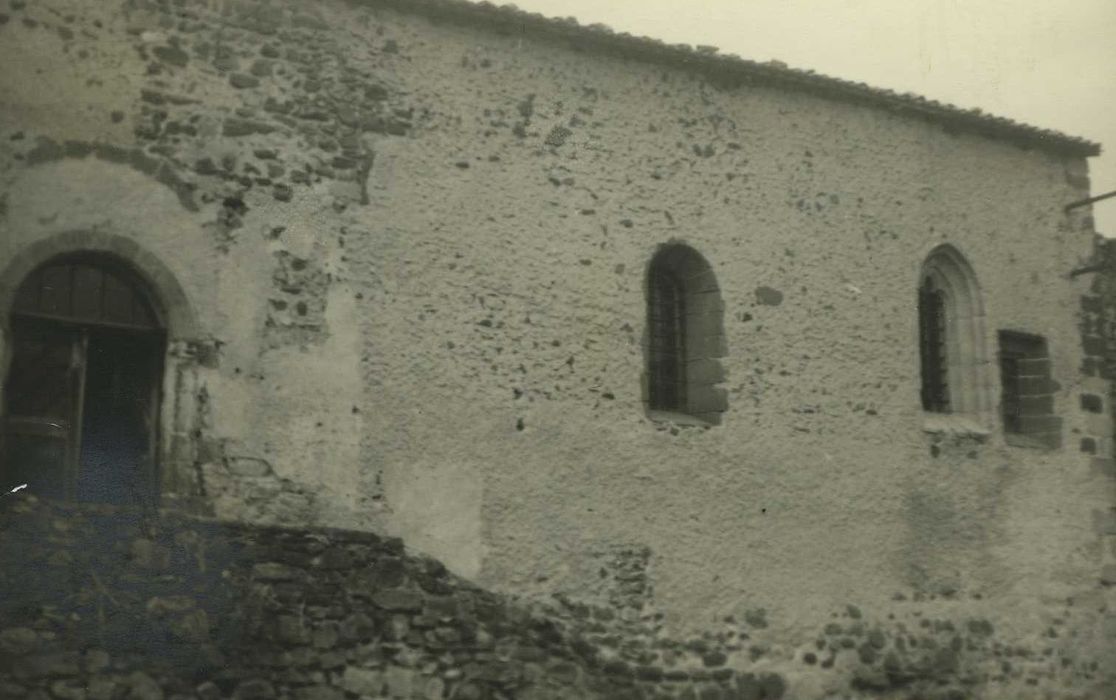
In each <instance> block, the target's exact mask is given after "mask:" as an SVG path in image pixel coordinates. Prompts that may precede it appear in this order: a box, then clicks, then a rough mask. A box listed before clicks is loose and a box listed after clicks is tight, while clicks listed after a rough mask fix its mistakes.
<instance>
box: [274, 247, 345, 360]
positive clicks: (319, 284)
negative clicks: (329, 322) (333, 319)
mask: <svg viewBox="0 0 1116 700" xmlns="http://www.w3.org/2000/svg"><path fill="white" fill-rule="evenodd" d="M272 281H273V283H274V287H273V289H272V294H271V297H270V298H269V299H268V311H267V320H266V322H265V324H266V325H265V329H264V331H265V337H266V340H267V343H268V346H269V347H273V348H274V347H280V346H283V345H294V344H300V343H313V342H319V341H321V340H323V339H324V332H325V330H326V328H325V326H326V321H325V310H326V299H327V295H328V292H329V285H330V282H331V279H330V275H329V274H328V273H327V272H325V271H324V270H322V269H321V267H320V265H319V264H318V263H317V262H316V261H314V260H310V259H307V258H301V257H298V256H295V255H293V254H291V253H289V252H288V251H285V250H283V251H279V252H277V253H275V270H274V272H273V273H272Z"/></svg>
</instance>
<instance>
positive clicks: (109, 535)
mask: <svg viewBox="0 0 1116 700" xmlns="http://www.w3.org/2000/svg"><path fill="white" fill-rule="evenodd" d="M0 532H2V533H3V537H2V538H0V619H2V620H3V623H2V625H0V697H4V698H28V699H31V700H48V699H57V700H123V699H125V698H135V699H137V700H160V699H165V700H186V699H187V698H189V699H194V700H217V699H218V698H233V699H235V700H268V699H270V698H296V699H297V700H343V699H346V698H348V699H357V698H372V699H376V698H425V699H429V700H433V699H435V698H473V699H480V698H493V699H497V698H570V699H573V698H602V699H604V698H608V699H612V698H679V699H685V700H698V699H700V700H735V699H740V700H765V699H766V700H774V699H777V698H782V697H784V696H788V697H822V695H820V694H816V693H817V691H818V689H819V688H824V687H829V688H830V689H831V692H836V691H837V690H839V689H842V688H843V690H840V695H836V694H835V695H832V697H924V698H931V699H934V700H954V699H959V698H967V697H978V696H979V697H1031V695H1029V694H1028V689H1030V688H1037V687H1046V688H1050V687H1057V688H1078V689H1079V691H1076V692H1078V694H1075V695H1067V696H1066V697H1082V698H1093V697H1101V696H1099V695H1095V694H1090V691H1088V690H1087V689H1088V688H1090V687H1094V688H1099V687H1101V686H1100V685H1097V684H1098V683H1103V681H1104V679H1105V678H1106V677H1107V678H1108V682H1111V681H1112V678H1111V671H1110V670H1106V669H1104V668H1102V667H1101V665H1100V664H1101V660H1099V659H1098V658H1096V657H1095V656H1093V655H1092V650H1094V649H1095V648H1096V647H1095V646H1094V645H1095V640H1094V639H1093V637H1092V635H1093V634H1095V633H1096V631H1095V630H1093V628H1092V627H1091V626H1090V624H1089V623H1088V622H1087V621H1085V620H1082V619H1081V618H1082V617H1086V618H1088V617H1089V616H1090V615H1092V614H1093V613H1092V612H1091V611H1090V606H1092V605H1095V604H1096V602H1097V601H1096V599H1085V600H1081V601H1076V605H1075V601H1072V600H1070V601H1065V602H1064V603H1063V604H1062V605H1060V606H1057V607H1056V609H1055V608H1053V607H1052V609H1051V613H1050V617H1049V622H1048V623H1047V627H1046V629H1044V630H1042V631H1040V632H1036V633H1035V634H1034V635H1033V636H1032V635H1025V636H1022V637H1020V636H1018V635H1016V636H1015V637H1012V636H1011V635H1010V634H1008V635H1005V634H1004V633H1002V632H1001V631H1000V630H999V629H998V627H997V623H993V622H992V621H990V620H988V619H985V618H982V617H967V616H965V615H964V613H963V610H964V606H963V605H961V604H959V603H960V601H959V600H957V599H956V598H951V597H949V596H947V597H946V598H944V599H942V601H940V602H939V603H937V604H935V603H934V602H933V601H932V600H929V599H927V598H925V597H924V596H921V595H918V596H916V597H915V598H914V599H912V600H909V601H908V600H905V597H904V596H902V595H898V596H897V597H896V600H895V601H893V603H894V604H895V607H894V608H893V609H894V610H895V612H891V613H888V614H887V615H886V617H884V616H875V615H872V614H866V613H864V612H862V611H861V610H860V609H859V608H856V607H855V606H851V605H850V606H847V608H846V609H845V610H842V611H839V612H835V613H834V614H833V618H832V620H831V621H830V622H828V623H826V624H824V626H821V627H820V628H819V629H818V630H817V632H816V639H810V640H807V641H805V642H804V643H802V644H799V645H797V647H795V646H791V647H788V646H787V645H786V643H785V642H780V641H778V640H776V639H774V638H771V637H769V635H768V630H769V622H768V619H767V615H766V612H765V611H764V610H762V609H756V610H753V611H750V612H749V613H748V614H747V615H745V618H744V619H743V620H739V621H737V620H733V619H725V620H724V621H723V624H722V625H721V628H720V630H719V631H717V632H709V633H706V634H703V635H700V636H697V637H693V638H691V639H687V640H672V639H669V638H666V637H664V636H663V635H662V634H661V633H660V624H659V616H658V615H656V614H655V613H654V611H653V610H652V609H651V608H650V606H649V605H647V604H646V601H644V602H642V603H641V602H639V601H640V599H641V598H643V586H645V583H640V581H642V580H643V579H644V578H645V576H644V574H643V573H642V566H643V565H641V564H640V563H639V561H640V560H641V559H642V557H641V556H638V555H640V554H641V553H640V552H639V551H634V550H633V551H623V552H620V551H618V552H616V555H617V557H619V558H621V559H623V560H624V561H625V562H627V564H626V565H625V566H626V571H621V572H620V573H618V574H617V576H618V577H619V578H622V579H625V580H626V581H627V582H628V583H629V584H632V585H635V584H636V583H638V584H639V585H636V586H635V588H638V589H639V590H635V589H634V588H632V585H629V586H628V587H626V588H625V587H621V589H620V593H621V595H620V598H618V599H617V600H616V601H615V602H614V604H613V605H587V604H583V603H579V602H577V601H575V600H573V599H570V598H569V597H567V596H562V595H558V596H555V597H553V598H551V599H549V600H544V601H540V600H535V601H527V600H522V601H516V600H513V599H508V598H504V597H500V596H497V595H494V594H492V593H489V592H486V591H483V590H481V589H478V588H476V587H475V586H473V585H471V584H469V583H468V582H466V581H464V580H462V579H459V578H457V577H455V576H453V575H451V574H449V573H447V572H446V570H445V568H444V567H443V566H442V565H441V564H440V563H438V562H437V561H434V560H431V559H427V558H422V557H415V556H411V555H408V554H407V553H406V552H405V550H404V547H403V543H402V542H401V541H399V540H398V539H393V538H383V537H379V536H376V535H373V534H368V533H357V532H349V531H339V530H328V529H311V530H304V531H299V530H292V529H286V528H280V527H262V526H247V525H237V524H229V523H218V522H212V521H200V520H196V519H187V518H183V517H180V516H176V515H173V514H170V513H165V512H164V513H161V514H155V513H153V512H140V511H135V510H122V509H117V508H114V507H111V506H88V505H87V506H74V505H61V504H56V503H55V504H50V503H44V502H41V501H39V500H37V499H35V498H34V497H32V496H23V495H12V496H8V497H5V498H4V501H3V504H2V510H0ZM633 554H634V555H637V556H634V557H633V556H631V555H633ZM642 555H643V557H645V556H646V555H647V552H646V551H643V552H642ZM644 564H645V562H644ZM625 593H627V594H629V595H624V594H625ZM1102 610H1103V607H1102ZM1091 630H1093V631H1091ZM773 661H774V663H773ZM776 668H778V669H780V670H778V671H776V670H774V669H776ZM1106 674H1107V675H1106ZM788 678H789V679H790V680H788ZM819 678H828V679H830V680H829V682H828V683H821V684H819V683H818V679H819ZM796 683H797V685H794V684H796ZM795 688H797V690H795ZM997 688H1002V691H1001V690H996V689H997ZM895 693H900V695H896V694H895ZM983 693H987V694H986V695H985V694H983ZM826 697H830V696H829V695H826ZM1036 697H1037V696H1036Z"/></svg>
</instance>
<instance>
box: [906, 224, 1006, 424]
mask: <svg viewBox="0 0 1116 700" xmlns="http://www.w3.org/2000/svg"><path fill="white" fill-rule="evenodd" d="M918 331H919V362H920V365H921V373H920V374H921V397H922V408H923V410H924V411H926V412H928V413H935V414H953V415H958V416H964V417H966V418H969V419H972V420H973V421H975V422H976V423H977V424H983V423H984V422H985V419H986V418H987V415H986V414H987V413H988V412H989V410H990V407H991V403H992V398H991V382H992V379H991V377H990V372H989V367H990V365H989V360H988V352H987V350H986V348H985V345H986V343H985V337H984V306H983V304H982V302H981V293H980V287H979V286H978V285H977V281H976V275H975V274H974V273H973V269H972V268H971V267H970V266H969V264H968V262H966V260H965V258H964V257H963V256H962V255H961V253H959V252H958V251H957V249H956V248H954V247H953V246H950V245H941V246H938V247H937V248H935V249H934V250H933V251H932V252H931V253H930V255H928V256H927V258H926V261H925V262H924V263H923V265H922V271H921V274H920V275H919V290H918Z"/></svg>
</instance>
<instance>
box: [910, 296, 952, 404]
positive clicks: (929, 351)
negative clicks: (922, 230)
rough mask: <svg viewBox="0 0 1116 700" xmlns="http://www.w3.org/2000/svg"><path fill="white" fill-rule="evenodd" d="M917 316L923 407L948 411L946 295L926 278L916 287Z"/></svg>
mask: <svg viewBox="0 0 1116 700" xmlns="http://www.w3.org/2000/svg"><path fill="white" fill-rule="evenodd" d="M918 318H919V331H920V333H919V335H920V346H919V352H920V356H921V360H922V408H923V410H926V411H931V412H934V413H949V412H950V401H949V381H948V371H949V370H948V365H947V362H948V355H947V350H946V309H945V298H944V295H943V293H942V291H941V290H940V289H936V288H935V285H934V280H933V279H931V278H929V277H927V278H926V280H925V281H924V282H923V284H922V287H921V288H920V289H919V294H918Z"/></svg>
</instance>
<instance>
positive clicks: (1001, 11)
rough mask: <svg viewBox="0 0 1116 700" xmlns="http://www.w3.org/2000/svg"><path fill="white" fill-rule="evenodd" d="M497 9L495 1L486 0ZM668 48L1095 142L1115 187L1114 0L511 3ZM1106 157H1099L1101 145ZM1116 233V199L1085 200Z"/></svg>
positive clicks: (1105, 187) (1101, 173)
mask: <svg viewBox="0 0 1116 700" xmlns="http://www.w3.org/2000/svg"><path fill="white" fill-rule="evenodd" d="M496 2H497V4H502V3H500V2H499V0H496ZM515 5H517V6H518V7H519V8H520V9H523V10H528V11H530V12H539V13H542V14H544V15H547V16H551V17H575V18H576V19H577V20H578V21H579V22H581V23H582V24H593V23H596V22H600V23H602V24H607V25H608V26H610V27H612V28H613V29H615V30H617V31H627V32H631V33H632V34H640V35H645V36H651V37H655V38H657V39H662V40H664V41H667V42H669V43H682V44H693V45H699V44H708V45H712V46H717V47H719V48H720V49H721V52H722V53H732V54H738V55H740V56H743V57H744V58H749V59H753V60H757V61H767V60H771V59H775V60H779V61H783V62H784V63H786V64H787V65H789V66H790V67H792V68H804V69H813V70H815V71H817V72H818V73H822V74H824V75H829V76H833V77H838V78H845V79H848V80H856V81H861V82H865V83H868V84H870V85H873V86H876V87H883V88H889V89H892V90H897V91H900V92H915V93H918V94H920V95H923V96H925V97H928V98H931V99H935V100H939V101H943V102H948V103H951V104H954V105H956V106H959V107H964V108H972V107H979V108H980V109H982V110H984V111H985V112H989V113H992V114H995V115H997V116H1004V117H1009V118H1011V119H1015V120H1018V121H1022V122H1025V123H1027V124H1032V125H1034V126H1039V127H1043V128H1049V129H1056V130H1058V131H1062V132H1065V133H1068V134H1071V135H1073V136H1082V137H1085V138H1088V139H1090V140H1093V141H1098V142H1100V143H1101V145H1102V147H1103V148H1104V150H1105V151H1106V153H1105V154H1102V155H1101V156H1100V157H1097V158H1092V159H1090V161H1089V164H1090V172H1091V176H1092V191H1093V194H1100V193H1103V192H1109V191H1111V190H1116V0H1063V1H1062V2H1055V1H1054V0H515ZM1109 150H1111V151H1113V153H1107V151H1109ZM1094 211H1095V214H1096V218H1097V227H1098V231H1100V232H1102V233H1105V234H1107V235H1110V236H1116V198H1114V199H1112V200H1109V201H1107V202H1103V203H1099V204H1097V205H1095V207H1094Z"/></svg>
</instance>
